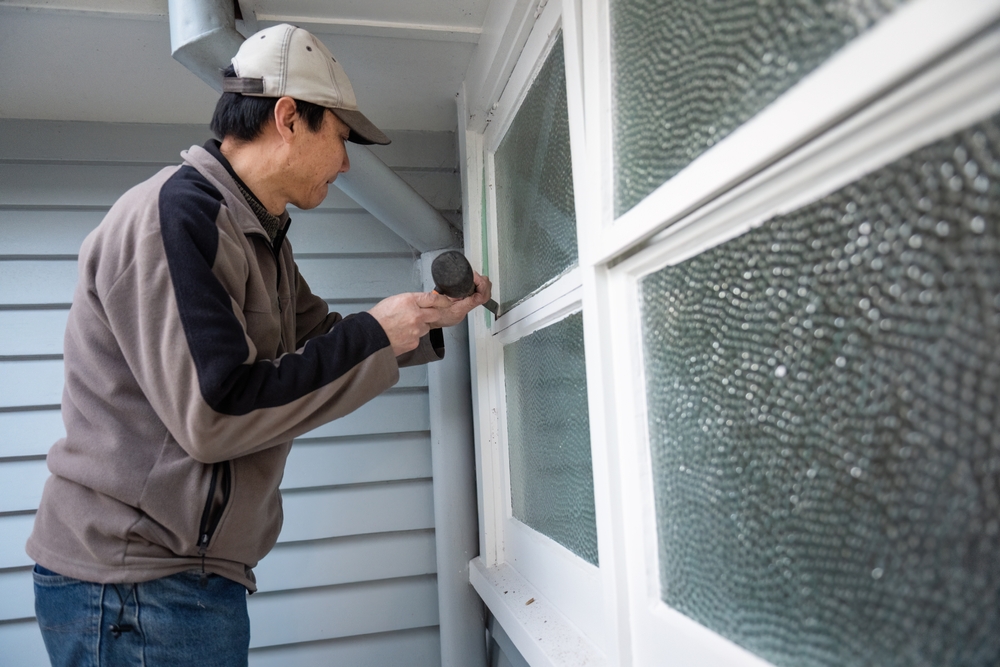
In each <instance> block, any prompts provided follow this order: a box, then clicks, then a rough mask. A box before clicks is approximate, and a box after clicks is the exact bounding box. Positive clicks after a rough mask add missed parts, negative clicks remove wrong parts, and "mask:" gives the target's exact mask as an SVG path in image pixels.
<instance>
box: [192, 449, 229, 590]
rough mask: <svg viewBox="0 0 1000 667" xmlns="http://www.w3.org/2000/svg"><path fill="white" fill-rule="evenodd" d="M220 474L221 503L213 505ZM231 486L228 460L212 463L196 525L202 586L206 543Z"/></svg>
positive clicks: (221, 513) (220, 516) (209, 539)
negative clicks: (204, 497) (199, 520)
mask: <svg viewBox="0 0 1000 667" xmlns="http://www.w3.org/2000/svg"><path fill="white" fill-rule="evenodd" d="M220 473H221V476H222V480H221V482H222V503H221V504H220V505H218V506H216V505H215V491H216V487H217V486H218V484H219V481H220V480H219V476H220ZM231 486H232V469H231V468H230V463H229V461H221V462H219V463H216V464H213V465H212V480H211V481H210V482H209V484H208V497H207V498H206V499H205V509H203V510H202V512H201V524H200V526H199V527H198V555H199V556H201V581H200V582H199V583H200V585H201V587H202V588H205V587H206V586H208V573H207V572H206V571H205V554H206V553H208V545H209V543H210V542H211V541H212V536H213V535H215V529H216V528H218V527H219V521H221V520H222V515H223V513H224V512H225V510H226V505H228V504H229V493H230V490H231V489H230V487H231Z"/></svg>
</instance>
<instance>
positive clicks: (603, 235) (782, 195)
mask: <svg viewBox="0 0 1000 667" xmlns="http://www.w3.org/2000/svg"><path fill="white" fill-rule="evenodd" d="M553 7H556V9H553ZM494 11H495V12H496V14H497V15H499V14H505V16H506V18H504V19H502V20H501V21H500V24H501V29H500V30H496V31H495V32H496V34H501V33H503V34H504V37H505V38H508V37H509V39H508V43H509V49H508V50H507V51H503V50H502V49H499V50H497V51H496V52H495V53H494V54H493V55H492V56H489V57H485V59H481V60H479V61H477V62H476V63H474V66H473V67H472V68H470V72H472V73H473V75H476V74H477V73H486V72H491V73H492V72H497V73H501V74H499V75H498V76H500V78H503V76H504V75H503V74H502V73H503V72H507V71H510V72H512V73H511V76H510V79H509V81H508V82H507V84H506V88H504V85H503V84H502V83H498V81H497V80H493V79H490V80H488V81H485V82H484V83H482V84H481V87H482V89H483V90H472V91H470V94H469V97H468V99H470V100H473V103H474V104H476V105H479V106H482V102H483V100H484V99H485V97H484V95H487V94H486V93H484V92H483V91H490V90H502V91H503V94H502V95H501V96H500V98H499V99H497V100H495V102H496V103H495V104H492V102H494V100H487V104H486V105H485V106H484V107H482V108H478V107H477V108H466V107H465V106H464V105H465V104H466V98H464V97H460V101H459V106H460V110H461V111H460V118H463V123H465V125H464V127H465V128H467V131H466V132H465V134H464V146H465V149H464V154H465V156H466V162H465V165H464V167H465V192H466V193H467V194H468V200H467V202H466V206H467V210H468V211H469V212H470V219H471V220H475V221H476V222H475V223H473V224H471V225H470V226H469V231H471V232H472V233H471V234H467V236H466V239H467V252H468V253H469V256H470V257H472V258H477V257H481V256H482V255H481V252H482V243H483V242H484V239H482V238H480V237H481V234H479V233H478V230H479V224H478V221H479V219H480V217H479V214H478V210H479V202H480V201H481V197H482V179H483V174H484V173H486V172H485V171H484V170H487V169H492V167H491V165H490V164H488V163H489V162H490V161H489V160H487V159H486V156H487V155H488V154H489V153H490V151H491V149H492V150H495V148H496V143H497V142H498V141H499V139H498V137H500V136H502V134H503V133H502V131H501V128H494V127H492V125H493V124H494V123H496V124H503V123H505V122H507V123H509V120H510V118H511V113H510V110H511V109H513V108H516V107H517V106H518V105H519V104H520V101H521V99H522V98H523V94H524V92H525V91H526V89H527V84H528V83H529V82H530V80H532V79H533V78H534V75H535V73H536V72H537V68H538V67H540V65H541V61H540V60H539V59H538V54H540V53H541V52H542V51H543V50H544V47H543V46H539V41H541V42H542V43H547V42H546V40H548V39H549V38H551V37H552V35H553V34H554V31H555V30H558V29H559V28H561V30H562V34H563V40H564V49H565V57H566V69H567V76H566V81H567V95H568V105H567V106H568V109H569V115H570V117H569V120H570V133H571V149H572V159H573V180H574V192H575V197H576V215H577V231H578V248H579V265H578V268H577V269H574V270H573V271H572V272H570V273H568V274H566V275H565V276H563V277H561V278H560V279H559V280H558V281H556V282H555V283H553V284H552V285H550V286H548V287H547V288H546V290H545V291H543V293H542V294H544V298H541V299H538V300H536V299H532V300H529V301H528V302H526V303H523V304H519V305H518V306H517V307H515V308H514V309H512V311H511V312H510V313H507V314H505V315H504V317H503V318H501V320H500V321H499V323H498V324H493V323H489V322H488V321H487V318H482V317H476V318H474V319H473V337H472V351H473V354H474V358H475V366H474V367H475V369H476V374H475V378H474V396H473V401H474V409H475V418H476V420H477V426H476V428H477V431H476V435H477V444H478V447H479V450H478V451H479V456H480V461H479V462H480V465H479V468H478V472H479V474H480V475H481V477H480V480H479V482H480V489H481V493H482V496H481V501H482V512H483V514H482V516H481V530H482V536H481V537H482V540H481V555H480V557H479V558H477V559H474V561H473V563H472V567H471V574H470V579H471V581H472V582H473V584H474V585H475V587H476V589H477V591H478V592H479V594H480V595H481V596H482V597H483V599H484V600H485V601H486V603H487V605H488V606H489V608H490V610H491V612H492V613H493V614H494V615H495V616H496V617H497V619H498V620H499V621H500V623H501V625H503V627H504V628H505V630H506V631H507V632H508V634H509V635H510V637H511V639H512V641H513V642H514V644H515V645H516V646H517V648H518V650H519V651H521V653H522V655H523V656H524V657H525V659H527V661H528V662H529V663H530V664H531V665H533V666H540V665H546V666H548V665H552V666H555V665H567V666H569V665H573V666H579V665H605V664H607V665H621V666H626V665H636V666H640V665H642V666H645V665H669V666H674V665H676V666H689V665H697V666H698V667H712V666H715V665H719V666H722V665H725V666H726V667H750V666H753V667H762V666H764V665H767V664H768V663H766V662H765V661H764V660H762V659H761V658H760V657H757V656H755V655H753V654H751V653H749V652H748V651H746V650H745V649H743V648H741V647H739V646H736V645H735V644H733V643H732V642H730V641H729V640H727V639H725V638H723V637H721V636H719V635H718V634H716V633H714V632H713V631H711V630H709V629H707V628H705V627H704V626H702V625H700V624H699V623H697V622H695V621H693V620H691V619H690V618H688V617H686V616H684V615H683V614H680V613H679V612H677V611H675V610H672V609H670V608H669V607H667V606H666V605H665V604H664V603H663V602H662V601H661V600H660V583H659V567H658V545H657V537H656V534H657V528H656V517H655V505H654V502H653V481H652V474H651V473H652V464H651V460H650V452H649V446H648V442H649V437H648V433H647V426H646V424H647V422H646V409H645V401H646V395H645V382H644V367H643V363H642V357H643V354H642V340H641V321H640V316H639V312H638V304H639V281H640V280H641V279H642V278H643V277H644V276H646V275H649V274H650V273H653V272H655V271H657V270H659V269H660V268H662V267H664V266H666V265H668V264H676V263H679V262H682V261H684V260H685V259H688V258H690V257H693V256H695V255H697V254H699V253H701V252H704V251H705V250H707V249H709V248H712V247H715V246H717V245H719V244H721V243H724V242H725V241H727V240H729V239H732V238H734V237H736V236H738V235H740V234H743V233H745V232H746V231H747V230H749V229H751V228H752V227H754V226H757V225H759V224H761V223H763V222H764V221H766V220H767V219H770V218H771V217H774V216H775V215H780V214H783V213H788V212H791V211H794V210H797V209H798V208H801V207H802V206H804V205H805V204H808V203H810V202H812V201H815V200H817V199H820V198H822V197H823V196H825V195H827V194H829V193H831V192H833V191H835V190H837V189H839V188H840V187H842V186H844V185H846V184H848V183H851V182H853V181H855V180H857V179H859V178H860V177H862V176H863V175H865V174H867V173H870V172H871V171H873V170H875V169H878V168H879V167H881V166H884V165H886V164H888V163H890V162H892V161H893V160H895V159H897V158H899V157H901V156H903V155H905V154H907V153H909V152H912V151H913V150H915V149H917V148H919V147H920V146H923V145H926V144H928V143H931V142H933V141H934V140H936V139H939V138H941V137H944V136H947V135H948V134H950V133H952V132H954V131H956V130H959V129H961V128H964V127H967V126H969V125H971V124H973V123H975V122H977V121H979V120H982V119H984V118H986V117H988V116H990V115H991V114H993V113H996V112H997V110H1000V27H998V26H997V24H998V23H1000V5H998V3H996V2H995V1H993V0H908V2H907V3H905V4H904V5H903V6H901V7H900V8H899V9H897V10H896V11H895V12H893V13H892V14H891V15H889V16H887V17H885V18H883V19H882V20H881V21H879V22H878V23H877V24H876V25H875V26H873V27H872V28H870V29H869V30H867V31H866V32H864V33H863V34H861V35H860V36H859V37H857V38H856V39H854V40H852V41H851V42H850V43H849V44H848V45H847V46H845V47H844V48H843V49H841V50H840V51H839V52H838V53H837V54H835V55H834V56H833V57H831V58H830V59H829V60H828V61H827V62H825V63H824V64H823V65H821V66H820V67H819V68H817V69H816V70H815V71H814V72H812V73H810V74H808V75H807V76H806V77H804V78H803V79H802V80H801V81H799V82H798V83H797V84H796V85H795V86H793V87H792V88H791V89H790V90H788V91H786V92H785V93H784V94H783V95H781V96H780V97H779V98H778V99H777V100H776V101H775V102H774V103H772V104H771V105H769V106H768V107H767V108H765V109H764V110H762V111H761V112H760V113H758V114H757V115H755V116H754V117H753V118H752V119H750V120H749V121H748V122H746V123H745V124H743V125H742V126H740V127H739V128H738V129H737V130H736V131H734V132H733V133H732V134H730V135H729V136H727V137H726V138H724V139H723V140H722V141H720V142H719V143H718V144H716V145H715V146H713V147H712V148H711V149H709V150H708V151H706V152H705V153H704V154H702V155H701V156H700V157H698V158H697V159H696V160H694V161H693V162H692V163H691V164H690V165H688V166H687V167H686V168H685V169H683V170H682V171H681V172H679V173H678V174H677V175H675V176H674V177H672V178H671V179H669V180H668V181H667V182H666V183H664V184H663V185H662V186H660V187H659V188H657V189H656V190H655V191H653V192H652V193H651V194H650V195H648V196H647V197H646V198H645V199H643V200H642V201H641V202H640V203H638V204H637V205H636V206H635V207H633V208H632V209H631V210H629V211H628V212H627V213H625V214H624V215H622V216H621V217H619V218H617V219H615V217H614V214H613V212H614V159H613V155H614V153H613V146H612V139H613V138H612V115H611V114H612V86H611V46H610V29H609V16H608V3H607V2H582V1H581V0H552V1H551V2H548V4H546V0H494V1H493V3H491V12H494ZM532 14H533V15H534V16H532ZM504 21H506V23H504ZM532 25H534V30H531V33H530V35H529V34H527V30H529V29H531V26H532ZM986 26H993V27H992V28H990V29H988V30H987V29H986ZM493 28H496V26H493ZM518 30H519V31H520V33H518V34H517V35H513V36H512V37H511V36H509V35H507V33H508V32H510V33H515V32H517V31H518ZM493 34H494V32H491V31H487V30H484V39H486V38H488V39H486V41H485V42H481V44H480V48H483V47H484V46H489V47H490V48H495V46H496V42H495V41H494V38H493V37H492V35H493ZM522 45H523V46H524V49H523V51H521V46H522ZM518 53H521V56H520V59H519V58H518V55H517V54H518ZM533 53H534V54H536V56H535V59H534V60H532V58H531V56H530V54H533ZM490 58H492V60H491V59H490ZM515 61H516V62H517V64H516V65H511V63H513V62H515ZM584 72H586V73H587V76H586V78H585V77H584V76H583V73H584ZM467 85H469V82H468V81H467ZM514 91H517V92H514ZM484 127H485V129H484ZM502 129H503V130H505V129H506V128H502ZM488 180H489V182H491V183H492V173H489V174H488ZM486 200H487V201H488V202H490V206H491V207H492V197H487V198H486ZM488 214H489V225H488V228H489V229H490V230H491V232H490V233H491V234H492V237H491V238H489V239H486V240H485V241H486V243H487V247H489V248H490V250H491V255H490V259H489V264H490V267H496V265H497V263H496V262H497V258H496V252H495V248H496V238H495V234H496V231H495V230H496V223H495V221H496V212H495V210H492V208H491V210H490V211H489V212H488ZM494 278H495V279H498V280H502V277H497V276H495V275H494ZM541 302H544V303H546V304H547V305H546V306H545V307H542V308H536V306H537V304H538V303H541ZM579 309H582V310H583V312H584V338H585V341H586V368H587V382H588V393H589V409H590V427H591V450H592V460H593V467H594V495H595V510H596V517H597V533H598V549H599V555H600V567H599V568H594V570H595V571H596V579H595V580H592V583H591V585H590V588H589V590H590V591H591V592H590V593H588V594H587V595H586V596H584V600H585V601H584V602H582V603H580V602H579V598H577V602H575V603H574V602H573V594H572V593H567V592H566V589H567V586H572V584H573V582H574V581H576V580H577V579H580V578H581V575H579V574H576V573H574V572H573V566H575V565H577V564H578V563H577V562H575V561H572V560H571V561H564V562H560V560H559V558H558V557H555V558H552V557H551V556H552V555H553V554H557V555H562V556H566V554H567V553H568V551H566V550H565V549H563V548H562V547H559V545H554V543H552V544H547V543H546V542H545V540H547V538H544V536H540V535H538V534H537V533H535V532H534V531H530V529H527V528H524V530H523V531H522V530H521V528H523V527H519V526H518V524H517V522H516V521H512V520H511V519H510V517H509V507H510V505H509V483H508V479H507V467H506V464H507V459H506V451H505V448H504V447H503V445H502V443H503V442H504V438H505V433H504V430H505V428H506V425H505V424H504V423H503V421H504V420H503V418H502V415H503V411H502V409H503V405H502V403H503V397H502V394H503V383H502V380H503V378H502V363H500V362H501V361H502V345H503V344H504V343H506V342H510V341H512V340H516V339H517V338H518V337H519V336H521V335H524V334H525V333H527V332H528V331H530V330H532V329H531V327H532V326H534V325H535V324H537V323H538V322H540V321H546V322H551V321H556V320H557V319H559V318H560V317H563V316H565V315H567V314H569V313H570V312H575V311H576V310H579ZM498 357H499V358H498ZM539 537H540V538H544V539H536V538H539ZM550 542H551V541H550ZM553 545H554V546H553ZM560 549H562V551H565V552H566V553H561V552H560ZM536 552H541V553H542V555H541V556H539V555H538V553H536ZM546 554H548V555H546ZM512 556H514V557H512ZM569 556H570V557H571V559H576V561H579V560H580V559H577V558H576V557H575V556H573V555H572V554H569ZM567 562H568V564H569V566H567ZM594 574H595V572H593V571H592V572H590V574H589V575H584V576H583V577H582V578H584V579H586V578H587V576H591V575H594ZM586 600H590V601H591V602H589V603H588V602H586ZM594 601H597V602H594ZM529 602H531V604H528V603H529ZM571 604H577V605H580V604H582V605H583V606H593V605H594V604H597V605H598V606H600V607H601V609H600V610H592V611H591V612H588V614H589V618H586V619H584V620H583V621H581V620H580V618H579V617H578V616H574V615H573V613H572V610H571V609H570V607H569V605H571ZM581 628H587V630H586V631H583V630H581Z"/></svg>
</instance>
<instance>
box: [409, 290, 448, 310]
mask: <svg viewBox="0 0 1000 667" xmlns="http://www.w3.org/2000/svg"><path fill="white" fill-rule="evenodd" d="M413 302H414V304H415V305H416V306H418V307H420V308H447V307H448V306H450V305H451V304H452V303H454V302H453V301H452V300H451V299H449V298H448V297H446V296H444V295H443V294H438V293H437V292H418V293H417V294H415V295H414V299H413Z"/></svg>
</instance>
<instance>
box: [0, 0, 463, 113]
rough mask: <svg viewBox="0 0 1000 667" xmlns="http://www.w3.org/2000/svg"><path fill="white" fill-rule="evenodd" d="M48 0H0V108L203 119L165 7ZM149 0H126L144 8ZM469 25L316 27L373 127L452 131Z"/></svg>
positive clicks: (208, 106) (210, 98)
mask: <svg viewBox="0 0 1000 667" xmlns="http://www.w3.org/2000/svg"><path fill="white" fill-rule="evenodd" d="M58 1H59V2H60V3H61V4H60V5H59V7H60V9H57V10H47V9H40V8H39V5H38V4H37V3H36V4H35V7H33V8H27V9H26V8H23V7H21V8H18V7H14V6H12V5H11V4H10V3H6V2H3V0H0V91H2V92H0V118H31V119H40V120H83V121H105V122H124V123H128V122H146V123H198V124H207V123H208V121H209V119H210V118H211V115H212V110H213V109H214V107H215V101H216V99H217V94H216V93H215V92H214V91H213V90H211V89H210V88H209V87H208V86H207V85H205V84H204V83H202V81H201V80H200V79H198V77H196V76H195V75H194V74H192V73H191V72H189V71H188V70H187V69H185V68H184V67H183V66H182V65H181V64H180V63H178V62H176V61H175V60H174V59H173V58H171V57H170V30H169V23H168V21H167V20H166V17H164V16H162V15H157V14H153V13H148V14H145V15H144V16H145V18H136V17H137V16H141V14H130V15H129V16H130V18H121V17H120V16H115V15H114V14H113V13H111V12H109V11H106V10H103V9H102V10H98V11H91V10H92V9H97V8H99V7H100V5H101V0H58ZM159 1H160V0H143V1H142V2H139V3H137V4H136V5H135V6H134V7H135V8H141V10H142V11H147V12H154V11H156V8H157V7H158V4H157V3H158V2H159ZM109 4H110V3H109ZM375 4H376V5H377V4H378V3H375ZM382 4H385V3H384V2H383V3H382ZM118 6H121V5H118ZM264 25H267V24H262V26H261V27H263V26H264ZM469 34H474V33H466V35H465V36H464V37H463V38H462V39H461V40H460V41H443V40H440V39H414V38H413V36H412V35H410V36H409V37H408V38H405V39H401V38H396V37H385V36H382V37H377V36H371V35H363V34H348V35H337V34H330V33H326V32H323V33H320V34H319V35H318V36H320V38H321V39H323V41H324V42H326V44H327V46H328V47H329V48H330V50H331V51H332V52H333V53H334V55H336V56H337V59H338V60H339V61H340V62H341V63H342V64H343V65H344V68H345V70H346V71H347V74H348V76H349V77H350V78H351V82H352V84H353V85H354V90H355V93H356V95H357V98H358V101H359V104H360V106H361V109H362V110H363V111H364V113H365V114H366V115H367V116H368V117H369V118H371V120H372V121H373V122H374V123H375V124H377V125H378V126H379V127H382V128H384V129H387V130H393V129H395V130H445V131H453V130H454V129H455V127H456V124H457V120H456V107H455V96H456V94H457V92H458V91H459V89H460V88H461V84H462V80H463V78H464V75H465V72H466V69H467V67H468V63H469V62H470V60H471V58H472V54H473V53H474V51H475V48H476V47H475V44H474V43H473V42H472V41H471V40H470V39H467V37H468V35H469Z"/></svg>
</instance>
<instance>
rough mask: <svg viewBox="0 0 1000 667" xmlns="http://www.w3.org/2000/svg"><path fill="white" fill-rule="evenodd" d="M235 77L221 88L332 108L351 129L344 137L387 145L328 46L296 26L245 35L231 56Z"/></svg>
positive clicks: (227, 79) (225, 81) (282, 25)
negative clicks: (359, 104)
mask: <svg viewBox="0 0 1000 667" xmlns="http://www.w3.org/2000/svg"><path fill="white" fill-rule="evenodd" d="M232 62H233V68H234V69H235V70H236V77H235V78H234V77H224V78H223V79H222V90H223V92H226V93H240V94H242V95H250V96H252V97H284V96H286V95H287V96H288V97H292V98H295V99H297V100H303V101H304V102H312V103H313V104H318V105H320V106H323V107H326V108H328V109H330V110H331V111H333V113H335V114H336V115H337V117H338V118H340V120H342V121H344V123H345V124H346V125H347V126H348V127H349V128H351V136H350V137H349V141H353V142H355V143H358V144H387V143H389V137H387V136H385V133H383V132H382V130H380V129H378V128H377V127H375V125H374V123H372V122H371V121H370V120H368V119H367V118H365V116H364V114H362V113H361V112H360V111H359V110H358V101H357V99H356V98H355V97H354V88H352V87H351V82H350V81H349V80H348V78H347V74H346V73H345V72H344V68H343V67H341V66H340V63H338V62H337V59H336V58H334V57H333V54H332V53H330V50H329V49H327V48H326V46H324V45H323V42H321V41H319V40H318V39H316V38H315V37H314V36H313V35H312V34H311V33H309V32H308V31H306V30H303V29H302V28H297V27H296V26H293V25H289V24H287V23H282V24H280V25H276V26H272V27H270V28H265V29H264V30H261V31H260V32H258V33H254V34H253V35H250V37H248V38H247V40H246V41H245V42H243V44H242V45H241V46H240V50H239V51H237V52H236V55H235V56H234V57H233V60H232Z"/></svg>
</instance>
